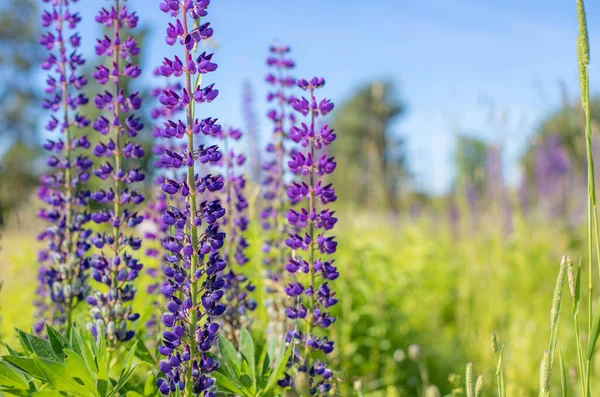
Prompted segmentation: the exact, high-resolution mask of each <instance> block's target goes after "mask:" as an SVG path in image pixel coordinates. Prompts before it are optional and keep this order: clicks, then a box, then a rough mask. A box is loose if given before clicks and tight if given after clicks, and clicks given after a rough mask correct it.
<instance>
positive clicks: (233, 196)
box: [218, 128, 256, 343]
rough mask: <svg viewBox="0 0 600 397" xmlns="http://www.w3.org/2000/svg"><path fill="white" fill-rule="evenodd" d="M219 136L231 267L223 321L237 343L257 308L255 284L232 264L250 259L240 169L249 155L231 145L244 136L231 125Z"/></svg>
mask: <svg viewBox="0 0 600 397" xmlns="http://www.w3.org/2000/svg"><path fill="white" fill-rule="evenodd" d="M218 137H219V138H220V139H222V140H223V142H224V147H225V156H224V157H223V159H222V161H221V164H220V165H221V167H222V168H223V170H224V173H225V189H224V192H223V194H222V195H221V196H222V201H223V202H224V203H225V208H226V212H225V216H224V217H223V218H222V220H221V225H222V227H223V229H224V230H225V231H226V234H227V240H226V245H225V247H224V255H223V256H224V258H225V261H226V262H227V263H228V264H229V270H228V271H227V272H225V274H224V275H223V278H224V280H225V288H224V289H225V301H226V302H227V304H228V307H227V310H226V311H225V313H224V314H223V318H222V321H221V322H222V324H223V326H224V330H223V331H224V333H225V335H226V337H227V338H228V339H229V340H230V341H232V342H234V343H237V341H238V336H239V335H238V334H239V331H240V329H241V328H242V327H248V326H249V325H250V319H249V317H248V311H253V310H254V309H255V308H256V302H255V301H254V299H252V298H251V297H249V296H248V293H249V292H252V291H254V289H255V286H254V285H253V284H252V283H250V282H249V281H248V278H247V277H246V276H244V274H243V273H241V272H239V271H234V270H233V266H232V265H233V264H234V263H235V264H237V265H238V266H240V267H241V266H244V265H245V264H246V263H248V261H249V259H248V257H247V256H246V249H247V248H248V242H247V241H246V238H245V237H244V232H245V231H246V229H247V228H248V222H249V220H248V216H247V212H248V201H247V200H246V193H245V190H246V178H245V177H244V175H242V174H241V173H240V171H239V168H240V167H242V166H243V165H244V163H245V162H246V156H244V155H243V154H238V153H236V152H235V151H234V150H233V149H232V148H230V147H231V143H232V141H239V140H240V138H241V137H242V132H241V131H240V130H238V129H234V128H229V129H228V130H226V131H225V130H223V131H221V133H219V134H218ZM228 148H230V149H228Z"/></svg>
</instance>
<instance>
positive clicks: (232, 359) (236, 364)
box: [218, 338, 242, 376]
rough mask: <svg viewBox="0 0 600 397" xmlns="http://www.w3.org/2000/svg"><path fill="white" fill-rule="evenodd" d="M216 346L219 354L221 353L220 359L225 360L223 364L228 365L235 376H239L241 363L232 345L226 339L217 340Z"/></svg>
mask: <svg viewBox="0 0 600 397" xmlns="http://www.w3.org/2000/svg"><path fill="white" fill-rule="evenodd" d="M218 346H219V353H221V357H222V358H223V360H225V364H227V365H229V366H230V367H231V369H233V370H234V371H235V373H236V375H237V376H239V375H240V369H241V366H242V362H241V359H240V357H239V356H238V352H237V351H236V350H235V347H234V346H233V344H231V342H229V341H228V340H227V338H219V341H218Z"/></svg>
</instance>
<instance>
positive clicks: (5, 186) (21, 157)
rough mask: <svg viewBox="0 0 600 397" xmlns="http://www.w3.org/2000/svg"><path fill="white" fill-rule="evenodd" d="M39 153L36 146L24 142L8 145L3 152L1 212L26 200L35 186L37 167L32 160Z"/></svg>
mask: <svg viewBox="0 0 600 397" xmlns="http://www.w3.org/2000/svg"><path fill="white" fill-rule="evenodd" d="M39 155H40V149H39V148H38V147H36V146H30V145H27V144H25V143H24V142H16V143H14V144H12V145H10V147H9V148H8V150H6V151H5V152H4V153H3V155H2V158H0V184H1V185H2V188H1V189H0V203H1V205H2V208H1V209H0V211H1V212H2V213H3V214H5V215H6V214H8V213H9V212H10V211H11V210H13V209H15V208H17V207H18V206H20V205H22V204H23V203H24V202H26V199H27V198H28V197H29V195H30V194H31V190H32V189H33V188H34V187H35V186H37V184H38V175H39V169H38V167H37V166H36V162H35V161H34V160H35V159H36V158H38V156H39ZM1 221H2V219H1V217H0V222H1ZM0 224H1V223H0Z"/></svg>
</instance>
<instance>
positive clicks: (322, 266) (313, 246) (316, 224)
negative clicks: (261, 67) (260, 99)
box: [280, 77, 339, 395]
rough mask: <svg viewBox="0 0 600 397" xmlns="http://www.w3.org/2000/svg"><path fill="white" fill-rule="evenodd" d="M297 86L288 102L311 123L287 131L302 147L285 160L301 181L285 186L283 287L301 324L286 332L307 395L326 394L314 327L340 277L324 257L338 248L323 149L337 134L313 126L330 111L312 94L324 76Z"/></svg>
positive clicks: (323, 343) (324, 319) (322, 343)
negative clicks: (286, 277) (286, 279)
mask: <svg viewBox="0 0 600 397" xmlns="http://www.w3.org/2000/svg"><path fill="white" fill-rule="evenodd" d="M297 85H298V87H300V88H301V89H302V90H304V91H306V92H308V99H307V98H304V97H303V98H300V99H298V98H295V99H293V100H292V102H291V104H292V107H293V108H294V110H296V111H297V112H298V113H300V114H301V115H302V116H308V117H309V123H308V124H306V123H302V124H300V125H299V126H294V127H293V128H292V130H291V132H290V138H291V139H292V140H293V141H294V142H296V143H299V144H300V145H301V146H302V147H303V148H305V150H304V151H302V150H300V151H297V152H294V153H292V154H291V159H290V160H289V161H288V167H289V170H290V171H291V172H292V173H294V174H295V175H298V176H299V177H301V178H303V179H304V180H303V181H302V182H294V183H292V184H290V186H289V187H288V189H287V195H288V197H289V198H290V199H291V200H292V201H293V202H294V203H298V206H297V208H296V209H290V210H289V211H288V213H287V219H288V222H289V225H290V226H291V227H294V228H296V230H297V232H296V233H290V234H289V238H288V239H287V240H286V244H287V245H288V247H289V248H290V249H292V250H293V254H292V255H291V256H290V258H289V261H288V263H287V265H286V267H285V268H286V270H287V271H288V272H289V273H291V274H292V275H294V280H293V281H291V282H290V283H289V284H288V285H287V286H286V288H285V292H286V293H287V295H288V296H289V297H290V298H292V301H293V304H292V305H290V306H289V307H288V308H287V311H286V313H287V316H288V317H289V318H290V319H293V320H297V321H298V322H299V323H300V327H299V328H296V329H295V330H293V331H290V334H289V338H288V342H290V343H296V344H297V347H296V349H297V352H296V354H297V355H298V356H299V359H300V363H299V371H300V372H306V373H307V374H308V378H309V387H310V394H311V395H324V394H326V393H328V392H329V390H330V389H331V386H332V378H333V371H332V370H331V369H329V368H328V367H327V363H326V361H325V360H324V359H321V358H318V357H319V356H323V355H327V354H329V353H331V351H332V350H333V342H332V341H329V340H328V339H327V337H320V336H318V333H317V332H316V330H317V328H327V327H329V326H330V325H331V324H332V323H333V322H334V321H335V318H334V317H332V316H331V315H330V313H329V308H330V307H331V306H333V305H335V304H336V303H337V299H336V298H335V292H333V290H332V289H331V287H330V285H329V282H330V281H333V280H335V279H336V278H337V277H338V275H339V274H338V271H337V269H336V267H335V266H334V261H333V260H331V259H326V258H325V257H326V256H328V255H331V254H333V253H335V251H336V248H337V242H336V241H335V237H334V236H328V235H327V234H328V232H329V231H330V230H331V229H332V228H333V227H334V225H335V224H336V222H337V218H335V216H334V215H335V211H331V210H330V209H329V208H328V205H329V204H330V203H332V202H334V201H336V199H337V197H336V195H335V190H334V189H333V187H332V185H331V184H330V183H329V184H328V183H327V182H326V181H325V178H326V177H327V175H329V174H331V173H332V172H333V171H334V170H335V167H336V162H335V160H334V158H333V157H328V155H327V153H326V151H325V150H324V149H325V148H326V146H328V145H330V144H331V143H333V141H334V140H335V138H336V135H335V134H334V132H333V130H332V129H331V128H329V126H328V125H323V126H322V127H321V128H316V122H317V119H318V118H321V117H324V116H326V115H327V114H328V113H329V112H331V110H332V109H333V103H332V102H331V101H329V100H327V99H322V100H320V101H319V100H317V98H316V97H315V90H316V89H318V88H321V87H323V86H324V85H325V80H323V79H322V78H316V77H314V78H312V79H311V80H309V81H307V80H298V82H297ZM302 230H304V233H302V232H301V231H302ZM319 351H320V352H321V354H318V352H319ZM291 381H292V379H291V378H290V377H289V375H288V377H286V378H285V379H283V380H281V381H280V385H282V386H288V385H290V383H291Z"/></svg>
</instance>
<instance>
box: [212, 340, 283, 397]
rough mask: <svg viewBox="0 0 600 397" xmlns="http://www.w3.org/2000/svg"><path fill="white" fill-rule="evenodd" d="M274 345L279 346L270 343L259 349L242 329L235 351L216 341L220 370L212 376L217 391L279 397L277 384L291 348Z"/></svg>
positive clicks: (229, 344) (240, 394)
mask: <svg viewBox="0 0 600 397" xmlns="http://www.w3.org/2000/svg"><path fill="white" fill-rule="evenodd" d="M278 344H283V343H282V341H276V340H273V339H271V340H270V341H269V342H268V343H264V344H263V345H262V346H260V345H255V343H254V341H253V339H252V336H251V335H250V332H248V330H246V329H245V328H242V330H241V332H240V346H239V350H236V349H235V347H234V346H233V344H231V342H229V341H228V340H227V339H226V338H220V339H219V356H220V358H221V367H220V368H219V370H218V371H217V373H216V379H217V386H218V387H219V390H221V391H225V392H229V393H232V394H235V395H239V396H247V397H259V396H276V395H281V394H279V393H280V392H281V390H279V389H280V388H279V386H278V385H277V381H278V380H279V379H281V378H282V377H283V374H284V372H285V369H286V366H287V363H288V361H289V358H290V355H291V353H292V345H291V344H290V345H289V346H287V347H285V346H278ZM257 354H258V355H257Z"/></svg>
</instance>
